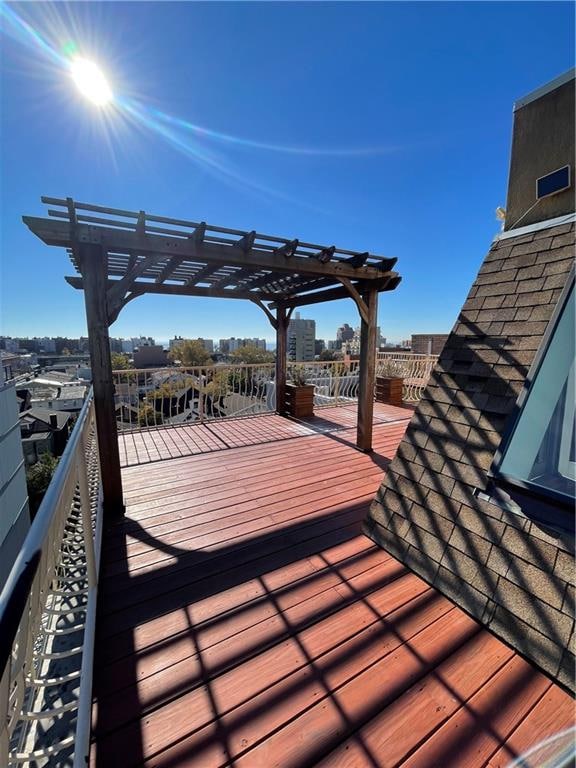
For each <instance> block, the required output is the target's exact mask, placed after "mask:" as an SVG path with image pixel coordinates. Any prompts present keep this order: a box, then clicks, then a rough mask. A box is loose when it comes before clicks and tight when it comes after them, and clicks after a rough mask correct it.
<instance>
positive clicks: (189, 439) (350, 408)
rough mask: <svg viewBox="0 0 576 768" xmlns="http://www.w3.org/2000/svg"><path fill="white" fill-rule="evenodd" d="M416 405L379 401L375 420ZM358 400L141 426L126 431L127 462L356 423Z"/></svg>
mask: <svg viewBox="0 0 576 768" xmlns="http://www.w3.org/2000/svg"><path fill="white" fill-rule="evenodd" d="M412 413H413V409H412V408H410V407H406V408H396V407H395V406H393V405H384V404H382V403H375V404H374V418H373V423H374V424H388V423H391V422H395V421H404V420H406V419H410V418H411V416H412ZM356 419H357V406H356V403H351V404H350V405H341V406H325V407H322V408H317V409H316V412H315V415H314V416H312V417H310V418H306V419H300V420H296V419H291V418H284V417H283V416H277V415H276V414H274V413H268V414H260V415H256V416H243V417H238V418H229V419H214V420H212V421H205V422H202V423H197V424H188V425H182V424H180V425H178V426H169V425H168V426H161V427H153V428H149V429H143V430H139V431H134V432H131V431H121V432H120V434H119V438H118V443H119V447H120V461H121V465H122V467H131V466H134V465H136V464H147V463H150V462H154V461H164V460H165V459H176V458H182V457H183V456H195V455H197V454H199V453H212V452H214V451H223V450H226V449H227V448H239V447H241V446H245V445H261V444H262V443H269V442H276V441H278V440H290V439H292V438H295V437H306V436H309V435H311V434H314V433H317V432H338V431H340V430H350V429H356Z"/></svg>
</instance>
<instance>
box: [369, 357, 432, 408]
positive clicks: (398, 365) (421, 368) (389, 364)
mask: <svg viewBox="0 0 576 768" xmlns="http://www.w3.org/2000/svg"><path fill="white" fill-rule="evenodd" d="M437 361H438V355H415V354H412V353H411V352H378V354H377V355H376V375H377V376H379V375H387V374H388V373H392V374H393V375H396V376H401V377H402V378H403V379H404V382H403V386H402V400H403V401H404V402H406V403H419V402H420V400H421V399H422V394H423V393H424V389H425V388H426V385H427V384H428V379H429V378H430V374H431V373H432V369H433V368H434V366H435V365H436V362H437Z"/></svg>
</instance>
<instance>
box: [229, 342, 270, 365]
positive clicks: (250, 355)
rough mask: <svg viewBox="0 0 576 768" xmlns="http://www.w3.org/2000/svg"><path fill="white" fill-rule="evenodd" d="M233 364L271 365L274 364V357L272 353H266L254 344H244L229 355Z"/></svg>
mask: <svg viewBox="0 0 576 768" xmlns="http://www.w3.org/2000/svg"><path fill="white" fill-rule="evenodd" d="M230 357H231V358H232V361H233V362H234V363H246V364H250V363H272V362H274V355H273V353H272V352H267V351H266V350H265V349H260V347H256V346H255V345H254V344H246V345H245V346H243V347H238V349H235V350H234V352H232V354H231V355H230Z"/></svg>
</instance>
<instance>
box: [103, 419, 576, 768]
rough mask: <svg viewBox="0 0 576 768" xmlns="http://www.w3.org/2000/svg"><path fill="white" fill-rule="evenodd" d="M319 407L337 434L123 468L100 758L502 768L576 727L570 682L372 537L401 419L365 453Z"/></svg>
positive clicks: (106, 612) (106, 766)
mask: <svg viewBox="0 0 576 768" xmlns="http://www.w3.org/2000/svg"><path fill="white" fill-rule="evenodd" d="M334 410H336V409H334ZM321 415H322V417H323V418H332V421H333V423H334V424H336V423H337V422H338V421H340V427H341V428H340V429H336V428H334V429H328V430H327V431H317V432H312V434H304V435H303V436H301V437H295V438H294V439H286V438H282V439H279V440H277V441H275V442H272V441H270V442H264V443H262V444H258V443H257V442H253V444H248V445H245V446H243V447H236V448H231V449H230V450H218V451H216V452H211V453H201V454H199V455H194V456H188V457H185V458H176V459H171V460H166V461H159V462H157V463H153V464H146V465H145V466H134V467H130V468H127V469H124V471H123V479H124V488H125V494H126V501H127V515H126V518H125V520H124V521H123V522H121V523H120V524H118V525H116V526H114V527H112V528H110V529H109V530H107V531H106V533H105V537H104V542H103V555H102V577H101V586H100V604H99V613H98V621H97V638H96V654H97V655H96V660H95V670H94V694H95V702H96V703H95V708H94V722H93V740H94V748H93V753H92V765H95V766H98V768H115V766H118V767H119V768H120V767H122V768H129V767H130V766H136V765H145V766H156V767H157V768H176V766H178V767H180V766H190V767H191V768H212V767H215V766H225V765H234V766H238V768H260V767H261V768H272V767H273V766H279V767H280V768H292V767H293V768H295V767H296V766H299V767H303V766H313V765H322V766H324V767H325V768H332V766H340V767H341V768H355V767H356V766H358V767H360V766H363V767H364V766H371V767H372V768H373V767H374V766H394V765H405V766H408V765H409V766H412V768H414V767H416V766H420V767H422V768H425V767H426V768H429V767H430V766H438V767H440V766H442V767H443V766H454V767H456V766H458V767H460V766H467V767H468V766H472V767H474V766H484V765H489V766H490V768H496V767H497V766H505V765H507V764H508V763H509V762H510V761H511V760H513V759H514V758H515V757H516V756H518V755H519V754H521V753H522V752H523V751H525V750H526V749H528V748H529V747H531V746H533V745H534V744H535V743H536V742H538V741H540V740H542V739H543V738H545V737H548V736H550V735H552V734H553V733H555V732H557V731H559V730H562V729H564V728H566V727H568V726H569V725H570V724H571V722H572V719H573V703H572V700H571V699H570V698H569V697H568V695H567V694H565V693H564V692H562V691H561V690H560V689H559V688H558V687H557V686H555V685H553V684H552V683H551V682H550V681H549V680H548V679H547V678H546V677H544V676H543V675H542V674H540V673H539V672H537V671H536V669H535V668H534V667H533V666H531V665H530V664H528V663H527V662H525V661H524V660H523V659H522V658H520V657H519V656H518V655H517V654H516V653H514V652H513V651H512V650H511V649H509V648H508V647H507V646H506V645H505V644H504V643H502V642H501V641H499V640H497V639H496V638H495V637H494V636H492V635H491V634H490V633H488V632H487V631H486V630H484V629H482V627H481V626H480V625H479V624H478V623H477V622H476V621H474V620H473V619H471V618H470V617H468V616H467V615H466V614H465V613H463V612H462V611H461V610H459V609H458V608H456V607H454V605H453V604H452V603H451V602H450V601H448V600H447V599H446V598H444V597H442V596H441V595H440V594H439V593H438V592H437V591H435V590H434V589H431V588H430V587H429V586H428V585H427V584H426V583H425V582H424V581H422V580H421V579H420V578H419V577H417V576H416V575H414V574H412V573H410V572H409V571H408V569H407V568H406V567H405V566H403V565H402V564H401V563H399V562H398V561H397V560H395V559H394V558H393V557H391V556H390V555H388V554H387V553H386V552H384V551H382V550H380V549H378V548H377V547H376V546H375V545H374V544H373V543H372V542H371V541H370V540H368V539H367V538H366V537H364V536H363V535H362V534H361V530H360V526H361V521H362V519H363V517H364V516H365V514H366V512H367V509H368V506H369V504H370V501H371V499H372V498H373V496H374V494H375V492H376V489H377V488H378V485H379V483H380V480H381V477H382V473H383V471H384V470H385V467H386V464H387V462H388V460H389V459H390V458H391V457H392V455H393V454H394V452H395V450H396V447H397V445H398V442H399V441H400V439H401V437H402V434H403V432H404V429H405V427H406V424H407V421H397V422H394V423H384V422H380V423H376V425H375V428H374V446H375V451H374V453H373V454H371V455H366V454H362V453H360V452H358V451H356V450H355V449H354V447H353V446H354V439H355V430H354V429H353V428H350V427H349V428H345V425H343V424H342V423H341V422H342V421H343V420H344V419H345V418H346V417H345V416H344V415H341V416H340V417H338V414H332V416H331V417H329V415H328V414H326V413H325V412H323V413H322V414H321ZM407 415H410V414H407ZM268 419H272V423H271V425H268V426H267V425H266V423H265V422H266V420H268ZM249 421H250V422H251V428H252V429H253V430H257V427H258V424H257V422H259V421H261V422H262V423H261V424H260V427H261V429H262V431H263V433H264V434H265V433H267V430H268V429H276V426H275V422H276V417H269V416H265V417H259V418H258V419H252V420H249ZM287 423H288V425H290V424H291V423H290V422H287ZM316 427H317V428H318V427H319V423H318V422H317V423H316ZM342 427H344V428H342ZM256 434H257V433H256V431H255V432H254V433H253V434H252V437H251V438H250V440H252V441H255V435H256Z"/></svg>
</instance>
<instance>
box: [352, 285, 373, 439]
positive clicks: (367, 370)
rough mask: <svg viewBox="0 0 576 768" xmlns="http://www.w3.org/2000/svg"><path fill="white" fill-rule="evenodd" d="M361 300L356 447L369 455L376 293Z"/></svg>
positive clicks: (371, 291) (368, 293)
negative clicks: (362, 308) (362, 307)
mask: <svg viewBox="0 0 576 768" xmlns="http://www.w3.org/2000/svg"><path fill="white" fill-rule="evenodd" d="M363 300H364V304H365V305H366V310H367V312H366V313H361V325H360V374H359V375H360V382H359V390H358V425H357V432H356V445H357V447H358V448H359V449H360V450H361V451H364V452H365V453H369V452H370V451H372V418H373V414H374V385H375V374H376V323H377V317H378V291H377V290H376V289H374V288H372V289H369V290H367V291H366V292H365V293H364V295H363Z"/></svg>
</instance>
